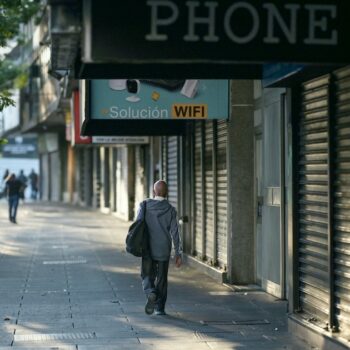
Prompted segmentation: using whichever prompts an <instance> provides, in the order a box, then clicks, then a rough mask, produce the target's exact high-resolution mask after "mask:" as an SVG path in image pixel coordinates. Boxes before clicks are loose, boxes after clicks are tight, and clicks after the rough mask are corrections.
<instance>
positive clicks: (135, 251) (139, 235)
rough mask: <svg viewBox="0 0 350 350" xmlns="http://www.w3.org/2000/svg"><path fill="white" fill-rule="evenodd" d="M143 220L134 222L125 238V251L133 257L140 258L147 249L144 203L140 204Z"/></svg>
mask: <svg viewBox="0 0 350 350" xmlns="http://www.w3.org/2000/svg"><path fill="white" fill-rule="evenodd" d="M142 206H143V213H144V215H143V218H142V219H139V220H136V221H135V222H134V223H132V225H131V226H130V227H129V231H128V234H127V236H126V240H125V243H126V251H127V252H128V253H130V254H132V255H134V256H137V257H141V256H142V255H143V253H144V252H145V251H146V250H147V249H148V231H147V224H146V201H144V202H142Z"/></svg>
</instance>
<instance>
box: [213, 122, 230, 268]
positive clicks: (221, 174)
mask: <svg viewBox="0 0 350 350" xmlns="http://www.w3.org/2000/svg"><path fill="white" fill-rule="evenodd" d="M226 154H227V122H226V121H225V120H219V121H218V122H217V155H216V169H217V174H216V178H217V190H216V193H217V199H216V203H217V206H216V215H217V227H216V234H217V236H216V240H217V243H216V245H217V263H218V264H219V266H220V267H223V268H225V267H226V266H227V190H228V187H227V161H226Z"/></svg>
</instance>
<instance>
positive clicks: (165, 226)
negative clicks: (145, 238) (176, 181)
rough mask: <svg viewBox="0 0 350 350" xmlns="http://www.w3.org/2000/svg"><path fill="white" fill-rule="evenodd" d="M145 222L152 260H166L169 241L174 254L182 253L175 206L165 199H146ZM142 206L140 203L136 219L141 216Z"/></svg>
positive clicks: (168, 252)
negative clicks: (172, 245)
mask: <svg viewBox="0 0 350 350" xmlns="http://www.w3.org/2000/svg"><path fill="white" fill-rule="evenodd" d="M146 206H147V207H146V223H147V228H148V232H149V238H150V249H151V256H152V259H153V260H157V261H167V260H169V258H170V253H171V242H173V244H174V248H175V254H176V255H177V256H179V255H181V254H182V244H181V239H180V235H179V228H178V225H177V217H176V210H175V208H174V207H173V206H172V205H171V204H170V203H169V202H168V201H167V200H166V199H164V200H156V199H147V200H146ZM143 215H144V213H143V207H142V205H141V204H140V207H139V210H138V214H137V219H142V218H143Z"/></svg>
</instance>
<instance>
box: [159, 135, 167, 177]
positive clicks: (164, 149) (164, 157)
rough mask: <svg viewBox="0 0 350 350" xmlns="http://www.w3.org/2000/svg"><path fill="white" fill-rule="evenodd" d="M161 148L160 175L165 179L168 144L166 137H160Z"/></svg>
mask: <svg viewBox="0 0 350 350" xmlns="http://www.w3.org/2000/svg"><path fill="white" fill-rule="evenodd" d="M161 147H162V148H161V150H162V171H161V177H162V179H163V180H165V181H167V159H168V145H167V137H166V136H164V137H162V143H161Z"/></svg>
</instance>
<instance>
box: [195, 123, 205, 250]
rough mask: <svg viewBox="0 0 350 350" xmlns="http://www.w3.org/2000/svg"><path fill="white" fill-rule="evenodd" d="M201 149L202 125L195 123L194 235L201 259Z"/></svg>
mask: <svg viewBox="0 0 350 350" xmlns="http://www.w3.org/2000/svg"><path fill="white" fill-rule="evenodd" d="M201 148H202V124H201V123H199V122H196V123H195V131H194V197H195V198H194V201H195V203H194V234H195V249H194V251H195V253H196V255H198V256H199V257H201V256H202V238H203V227H202V202H203V196H202V164H201V152H202V151H201Z"/></svg>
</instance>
